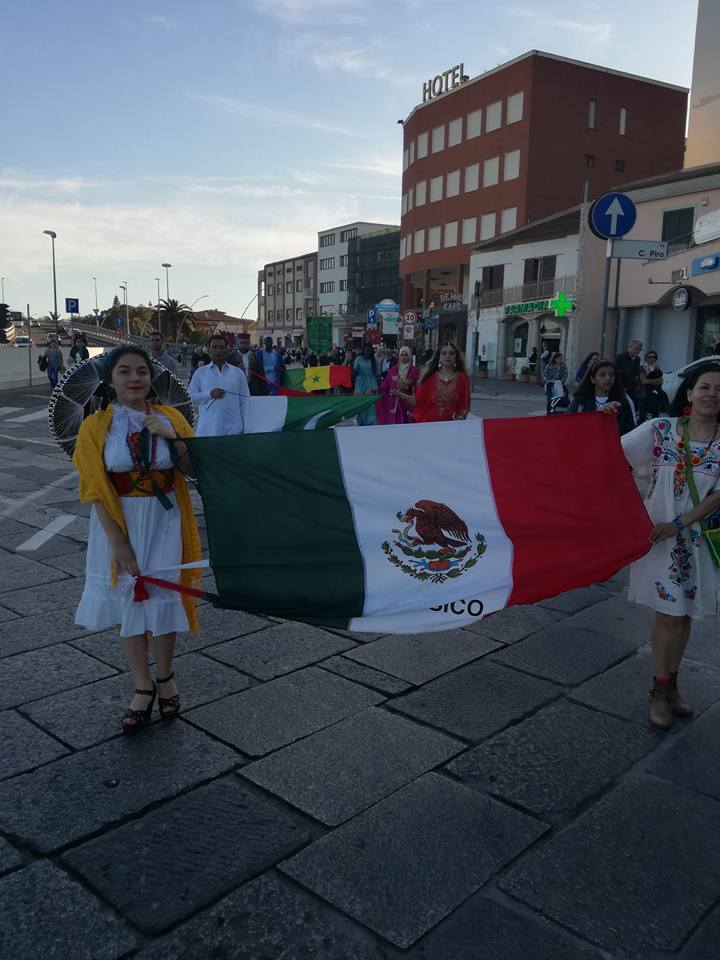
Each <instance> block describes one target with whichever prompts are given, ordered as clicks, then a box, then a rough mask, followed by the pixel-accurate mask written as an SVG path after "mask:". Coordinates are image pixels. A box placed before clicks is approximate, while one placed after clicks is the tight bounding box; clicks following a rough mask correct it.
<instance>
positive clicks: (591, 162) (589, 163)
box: [585, 153, 595, 167]
mask: <svg viewBox="0 0 720 960" xmlns="http://www.w3.org/2000/svg"><path fill="white" fill-rule="evenodd" d="M585 166H586V167H594V166H595V154H594V153H586V154H585Z"/></svg>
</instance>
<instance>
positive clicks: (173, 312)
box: [154, 299, 195, 343]
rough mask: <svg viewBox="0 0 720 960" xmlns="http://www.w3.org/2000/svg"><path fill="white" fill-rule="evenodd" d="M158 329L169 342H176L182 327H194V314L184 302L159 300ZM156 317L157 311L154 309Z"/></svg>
mask: <svg viewBox="0 0 720 960" xmlns="http://www.w3.org/2000/svg"><path fill="white" fill-rule="evenodd" d="M159 308H160V310H159V313H160V316H159V319H158V330H159V331H160V332H161V333H162V335H163V337H164V339H165V340H167V341H168V342H169V343H177V340H178V337H179V336H180V332H181V330H182V328H183V327H187V328H188V330H190V331H193V330H194V329H195V314H194V313H193V312H192V310H191V309H190V307H189V306H188V305H187V304H186V303H180V302H179V301H178V300H172V299H170V300H161V301H160V303H159ZM154 316H155V318H156V319H157V318H158V311H155V314H154Z"/></svg>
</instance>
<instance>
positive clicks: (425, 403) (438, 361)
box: [400, 343, 470, 423]
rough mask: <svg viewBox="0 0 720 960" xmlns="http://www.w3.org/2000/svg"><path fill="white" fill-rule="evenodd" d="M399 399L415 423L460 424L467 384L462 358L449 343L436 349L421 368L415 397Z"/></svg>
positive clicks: (465, 409)
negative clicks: (412, 415)
mask: <svg viewBox="0 0 720 960" xmlns="http://www.w3.org/2000/svg"><path fill="white" fill-rule="evenodd" d="M400 397H401V399H403V400H404V401H405V402H406V403H408V404H409V405H410V406H411V407H414V408H415V422H416V423H431V422H434V421H438V420H464V419H465V418H466V417H467V415H468V413H469V412H470V381H469V380H468V375H467V373H466V372H465V361H464V359H463V355H462V354H461V353H460V351H459V350H458V348H457V347H456V346H455V344H453V343H446V344H445V346H444V347H442V348H438V349H437V350H436V351H435V353H434V354H433V355H432V358H431V360H430V362H429V363H428V365H427V366H426V367H425V370H424V371H423V374H422V376H421V377H420V382H419V384H418V387H417V392H416V393H415V396H412V395H411V394H409V393H407V392H406V391H404V392H402V393H401V394H400Z"/></svg>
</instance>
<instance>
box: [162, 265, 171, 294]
mask: <svg viewBox="0 0 720 960" xmlns="http://www.w3.org/2000/svg"><path fill="white" fill-rule="evenodd" d="M162 266H163V267H164V268H165V287H166V290H167V299H168V300H169V299H170V274H169V273H168V271H169V269H170V267H171V266H172V264H171V263H163V264H162Z"/></svg>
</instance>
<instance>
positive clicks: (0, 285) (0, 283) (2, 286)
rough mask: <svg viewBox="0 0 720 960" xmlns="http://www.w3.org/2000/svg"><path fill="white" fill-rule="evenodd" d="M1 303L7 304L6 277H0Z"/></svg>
mask: <svg viewBox="0 0 720 960" xmlns="http://www.w3.org/2000/svg"><path fill="white" fill-rule="evenodd" d="M0 289H1V290H2V292H1V293H0V303H5V277H0Z"/></svg>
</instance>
